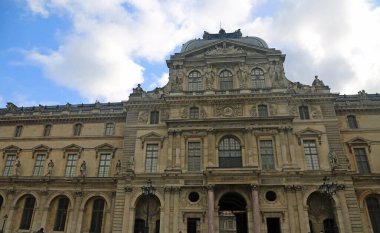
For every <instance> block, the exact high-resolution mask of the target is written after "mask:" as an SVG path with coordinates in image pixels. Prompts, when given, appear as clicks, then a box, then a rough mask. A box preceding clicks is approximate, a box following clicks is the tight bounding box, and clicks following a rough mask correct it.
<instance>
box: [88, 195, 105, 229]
mask: <svg viewBox="0 0 380 233" xmlns="http://www.w3.org/2000/svg"><path fill="white" fill-rule="evenodd" d="M103 211H104V200H103V199H96V200H94V204H93V207H92V216H91V226H90V233H101V232H102V223H103Z"/></svg>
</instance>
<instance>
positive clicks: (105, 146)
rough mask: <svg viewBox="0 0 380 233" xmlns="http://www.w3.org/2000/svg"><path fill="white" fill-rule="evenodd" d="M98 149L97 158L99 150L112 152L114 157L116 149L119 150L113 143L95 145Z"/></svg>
mask: <svg viewBox="0 0 380 233" xmlns="http://www.w3.org/2000/svg"><path fill="white" fill-rule="evenodd" d="M95 150H96V158H98V154H99V152H110V153H111V155H112V158H114V157H115V151H116V150H117V148H116V147H114V146H112V145H111V144H108V143H104V144H101V145H99V146H97V147H95Z"/></svg>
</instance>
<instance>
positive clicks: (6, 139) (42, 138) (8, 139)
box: [0, 136, 124, 142]
mask: <svg viewBox="0 0 380 233" xmlns="http://www.w3.org/2000/svg"><path fill="white" fill-rule="evenodd" d="M89 139H92V140H94V139H96V140H110V139H111V140H112V139H114V140H116V139H120V140H123V139H124V136H67V137H61V136H59V137H53V136H46V137H45V136H39V137H23V136H22V137H0V141H1V142H16V141H34V142H35V141H61V142H62V141H64V140H67V141H69V142H73V141H79V140H89Z"/></svg>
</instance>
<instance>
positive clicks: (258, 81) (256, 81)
mask: <svg viewBox="0 0 380 233" xmlns="http://www.w3.org/2000/svg"><path fill="white" fill-rule="evenodd" d="M251 80H252V88H254V89H259V88H264V87H265V78H264V71H263V70H262V69H260V68H255V69H253V70H252V79H251Z"/></svg>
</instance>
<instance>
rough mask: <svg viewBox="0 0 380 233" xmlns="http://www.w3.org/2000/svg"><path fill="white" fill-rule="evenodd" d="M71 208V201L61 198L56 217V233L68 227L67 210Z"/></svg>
mask: <svg viewBox="0 0 380 233" xmlns="http://www.w3.org/2000/svg"><path fill="white" fill-rule="evenodd" d="M68 208H69V199H68V198H67V197H61V198H60V199H59V201H58V208H57V213H56V216H55V223H54V231H64V230H65V225H66V217H67V209H68Z"/></svg>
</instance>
